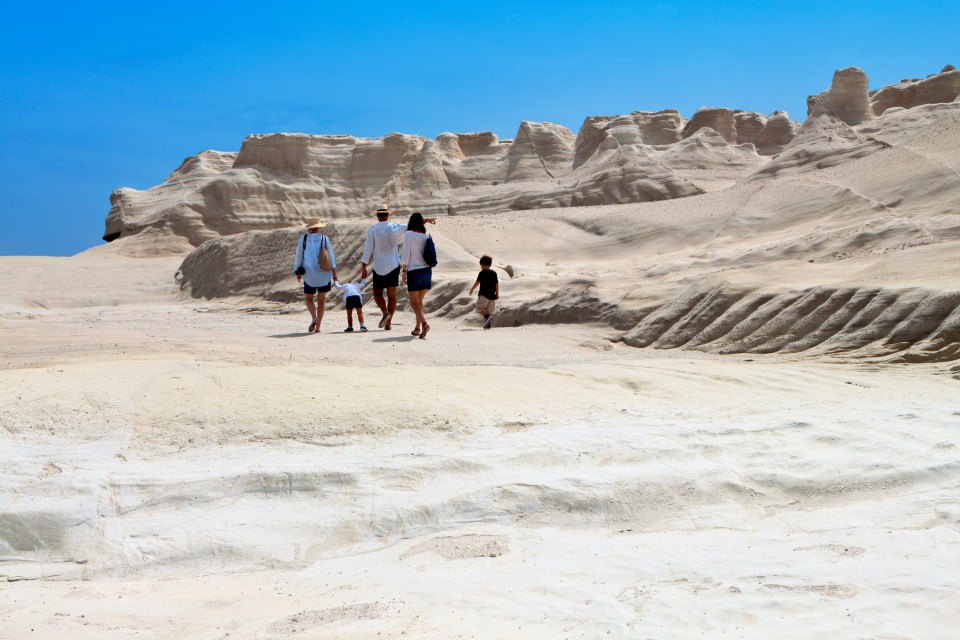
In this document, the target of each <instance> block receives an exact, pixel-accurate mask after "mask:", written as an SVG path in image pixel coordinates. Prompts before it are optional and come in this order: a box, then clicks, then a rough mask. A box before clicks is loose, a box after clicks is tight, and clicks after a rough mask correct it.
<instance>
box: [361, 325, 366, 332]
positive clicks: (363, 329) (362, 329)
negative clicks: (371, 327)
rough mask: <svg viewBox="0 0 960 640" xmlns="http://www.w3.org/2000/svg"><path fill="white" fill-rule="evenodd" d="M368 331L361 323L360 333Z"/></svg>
mask: <svg viewBox="0 0 960 640" xmlns="http://www.w3.org/2000/svg"><path fill="white" fill-rule="evenodd" d="M366 332H367V328H366V327H365V326H363V325H360V333H366Z"/></svg>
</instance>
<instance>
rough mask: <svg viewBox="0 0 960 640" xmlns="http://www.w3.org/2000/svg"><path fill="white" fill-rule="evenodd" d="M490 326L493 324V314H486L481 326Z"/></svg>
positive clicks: (486, 327)
mask: <svg viewBox="0 0 960 640" xmlns="http://www.w3.org/2000/svg"><path fill="white" fill-rule="evenodd" d="M492 326H493V316H487V317H486V319H485V320H484V321H483V328H484V329H489V328H490V327H492Z"/></svg>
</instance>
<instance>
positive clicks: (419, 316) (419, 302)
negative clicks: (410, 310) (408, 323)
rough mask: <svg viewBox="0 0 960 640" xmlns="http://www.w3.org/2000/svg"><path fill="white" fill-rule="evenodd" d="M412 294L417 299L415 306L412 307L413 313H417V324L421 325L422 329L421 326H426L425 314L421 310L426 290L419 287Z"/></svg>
mask: <svg viewBox="0 0 960 640" xmlns="http://www.w3.org/2000/svg"><path fill="white" fill-rule="evenodd" d="M413 295H414V297H415V298H416V300H417V303H416V306H415V307H414V313H416V315H417V326H418V327H421V330H422V328H423V327H425V326H427V316H426V315H425V314H424V312H423V299H424V298H425V297H426V296H427V290H426V289H421V290H420V291H415V292H414V294H413ZM411 304H412V300H411Z"/></svg>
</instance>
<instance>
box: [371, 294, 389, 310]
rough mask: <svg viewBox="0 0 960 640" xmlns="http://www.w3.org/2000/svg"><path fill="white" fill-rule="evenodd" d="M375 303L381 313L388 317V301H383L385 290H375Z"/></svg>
mask: <svg viewBox="0 0 960 640" xmlns="http://www.w3.org/2000/svg"><path fill="white" fill-rule="evenodd" d="M373 301H374V302H376V303H377V306H378V307H380V313H382V314H383V315H387V301H386V300H384V299H383V289H374V290H373Z"/></svg>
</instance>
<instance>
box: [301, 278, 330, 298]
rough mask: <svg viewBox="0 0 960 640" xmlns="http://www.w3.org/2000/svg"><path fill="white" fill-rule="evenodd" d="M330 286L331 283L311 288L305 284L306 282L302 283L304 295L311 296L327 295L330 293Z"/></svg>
mask: <svg viewBox="0 0 960 640" xmlns="http://www.w3.org/2000/svg"><path fill="white" fill-rule="evenodd" d="M331 284H332V283H330V282H328V283H327V284H325V285H323V286H322V287H311V286H310V285H308V284H307V282H306V281H304V282H303V292H304V293H306V294H307V295H313V294H315V293H327V292H328V291H330V285H331Z"/></svg>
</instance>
